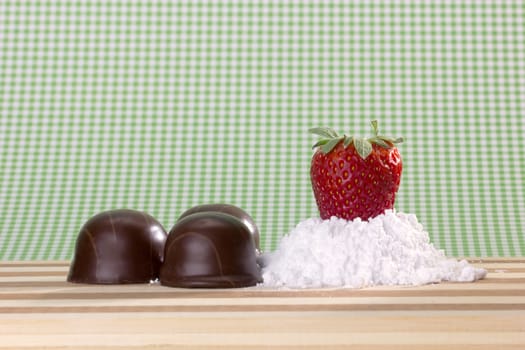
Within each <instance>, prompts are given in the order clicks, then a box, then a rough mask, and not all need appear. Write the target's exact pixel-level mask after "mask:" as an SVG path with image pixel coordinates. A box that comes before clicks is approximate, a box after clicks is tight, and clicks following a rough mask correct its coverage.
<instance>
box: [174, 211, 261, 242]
mask: <svg viewBox="0 0 525 350" xmlns="http://www.w3.org/2000/svg"><path fill="white" fill-rule="evenodd" d="M203 211H218V212H220V213H226V214H230V215H232V216H235V217H236V218H237V219H239V220H241V221H242V222H243V223H244V224H245V225H246V226H247V227H248V230H249V231H250V233H251V235H252V236H253V240H254V242H255V248H256V249H257V252H259V250H260V243H259V242H260V238H259V228H258V227H257V225H256V224H255V221H254V220H253V218H252V217H251V216H250V214H248V213H247V212H246V211H244V210H243V209H241V208H239V207H236V206H235V205H231V204H222V203H216V204H202V205H197V206H195V207H192V208H190V209H188V210H186V211H185V212H184V213H182V215H181V216H179V219H178V220H180V219H182V218H184V217H186V216H188V215H191V214H195V213H200V212H203Z"/></svg>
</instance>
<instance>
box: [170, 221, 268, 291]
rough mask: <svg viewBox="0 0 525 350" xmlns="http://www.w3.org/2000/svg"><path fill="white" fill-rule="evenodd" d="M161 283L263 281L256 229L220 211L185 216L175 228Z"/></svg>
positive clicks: (228, 284)
mask: <svg viewBox="0 0 525 350" xmlns="http://www.w3.org/2000/svg"><path fill="white" fill-rule="evenodd" d="M164 257H165V259H164V263H163V264H162V266H161V269H160V283H161V284H163V285H166V286H171V287H183V288H235V287H247V286H253V285H255V284H257V283H258V282H262V277H261V271H260V268H259V266H258V265H257V262H256V252H255V243H254V240H253V236H252V233H251V232H250V231H249V229H248V228H247V226H246V225H245V224H244V223H243V222H242V221H241V220H239V219H238V218H236V217H234V216H232V215H229V214H225V213H221V212H217V211H208V212H198V213H194V214H191V215H188V216H185V217H183V218H182V219H180V221H178V222H177V223H176V224H175V225H174V226H173V228H172V229H171V231H170V233H169V235H168V240H167V241H166V248H165V251H164Z"/></svg>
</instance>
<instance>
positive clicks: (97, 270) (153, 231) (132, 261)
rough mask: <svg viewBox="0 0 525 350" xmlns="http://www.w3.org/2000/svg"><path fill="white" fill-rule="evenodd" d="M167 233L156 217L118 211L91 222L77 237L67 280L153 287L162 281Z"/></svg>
mask: <svg viewBox="0 0 525 350" xmlns="http://www.w3.org/2000/svg"><path fill="white" fill-rule="evenodd" d="M166 239H167V233H166V230H165V229H164V228H163V227H162V225H161V224H160V223H159V222H158V221H157V220H156V219H155V218H153V217H152V216H150V215H148V214H146V213H144V212H140V211H135V210H129V209H118V210H111V211H106V212H102V213H99V214H97V215H95V216H93V217H92V218H91V219H89V220H88V221H87V222H86V223H85V224H84V226H83V227H82V229H81V230H80V233H79V234H78V237H77V242H76V247H75V253H74V257H73V261H72V262H71V266H70V268H69V275H68V277H67V280H68V281H69V282H75V283H90V284H124V283H149V282H150V281H152V280H155V279H157V278H158V277H159V270H160V266H161V264H162V261H163V260H164V244H165V243H166Z"/></svg>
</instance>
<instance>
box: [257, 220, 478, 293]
mask: <svg viewBox="0 0 525 350" xmlns="http://www.w3.org/2000/svg"><path fill="white" fill-rule="evenodd" d="M263 265H264V267H263V279H264V282H263V284H262V285H263V286H268V287H288V288H320V287H345V288H363V287H369V286H377V285H412V286H415V285H422V284H428V283H437V282H441V281H454V282H472V281H475V280H478V279H481V278H484V277H485V275H486V273H487V272H486V270H484V269H479V268H475V267H473V266H472V265H470V264H468V262H467V261H465V260H462V261H457V260H455V259H450V258H447V257H446V256H445V254H444V252H443V251H441V250H438V249H436V248H435V247H434V246H433V244H432V243H431V242H430V239H429V235H428V233H427V232H426V231H425V230H424V228H423V225H422V224H421V223H419V222H418V220H417V218H416V216H415V215H414V214H405V213H401V212H395V211H394V210H387V211H386V212H385V213H384V214H382V215H379V216H377V217H375V218H372V219H370V220H368V221H362V220H360V219H356V220H353V221H347V220H344V219H339V218H336V217H332V218H331V219H329V220H321V219H320V218H311V219H307V220H304V221H302V222H300V223H299V224H298V225H297V226H296V227H295V228H294V229H293V230H292V231H291V232H290V233H289V234H288V235H286V236H284V237H283V238H282V240H281V242H280V243H279V246H278V248H277V250H276V251H275V252H272V253H268V254H266V255H265V256H264V257H263Z"/></svg>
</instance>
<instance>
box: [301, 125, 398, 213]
mask: <svg viewBox="0 0 525 350" xmlns="http://www.w3.org/2000/svg"><path fill="white" fill-rule="evenodd" d="M371 124H372V128H373V130H374V136H372V137H371V138H368V139H364V138H354V137H351V136H346V135H342V136H340V135H338V134H337V133H336V132H335V131H334V130H333V129H331V128H313V129H310V130H309V131H310V132H311V133H313V134H316V135H319V136H321V137H322V139H320V140H319V141H318V142H317V143H316V144H315V145H314V146H313V148H314V149H316V151H315V153H314V155H313V157H312V164H311V168H310V178H311V181H312V189H313V193H314V197H315V200H316V202H317V207H318V208H319V212H320V214H321V218H322V219H329V218H330V217H331V216H337V217H339V218H343V219H346V220H353V219H355V218H361V219H362V220H368V219H369V218H373V217H375V216H377V215H380V214H382V213H384V211H385V210H387V209H392V208H393V207H394V201H395V197H396V193H397V190H398V188H399V184H400V181H401V172H402V169H403V165H402V162H401V156H400V154H399V151H398V149H397V147H396V146H395V145H396V144H398V143H400V142H403V139H402V138H398V139H393V138H390V137H385V136H381V135H379V132H378V128H377V121H376V120H374V121H372V122H371Z"/></svg>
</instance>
